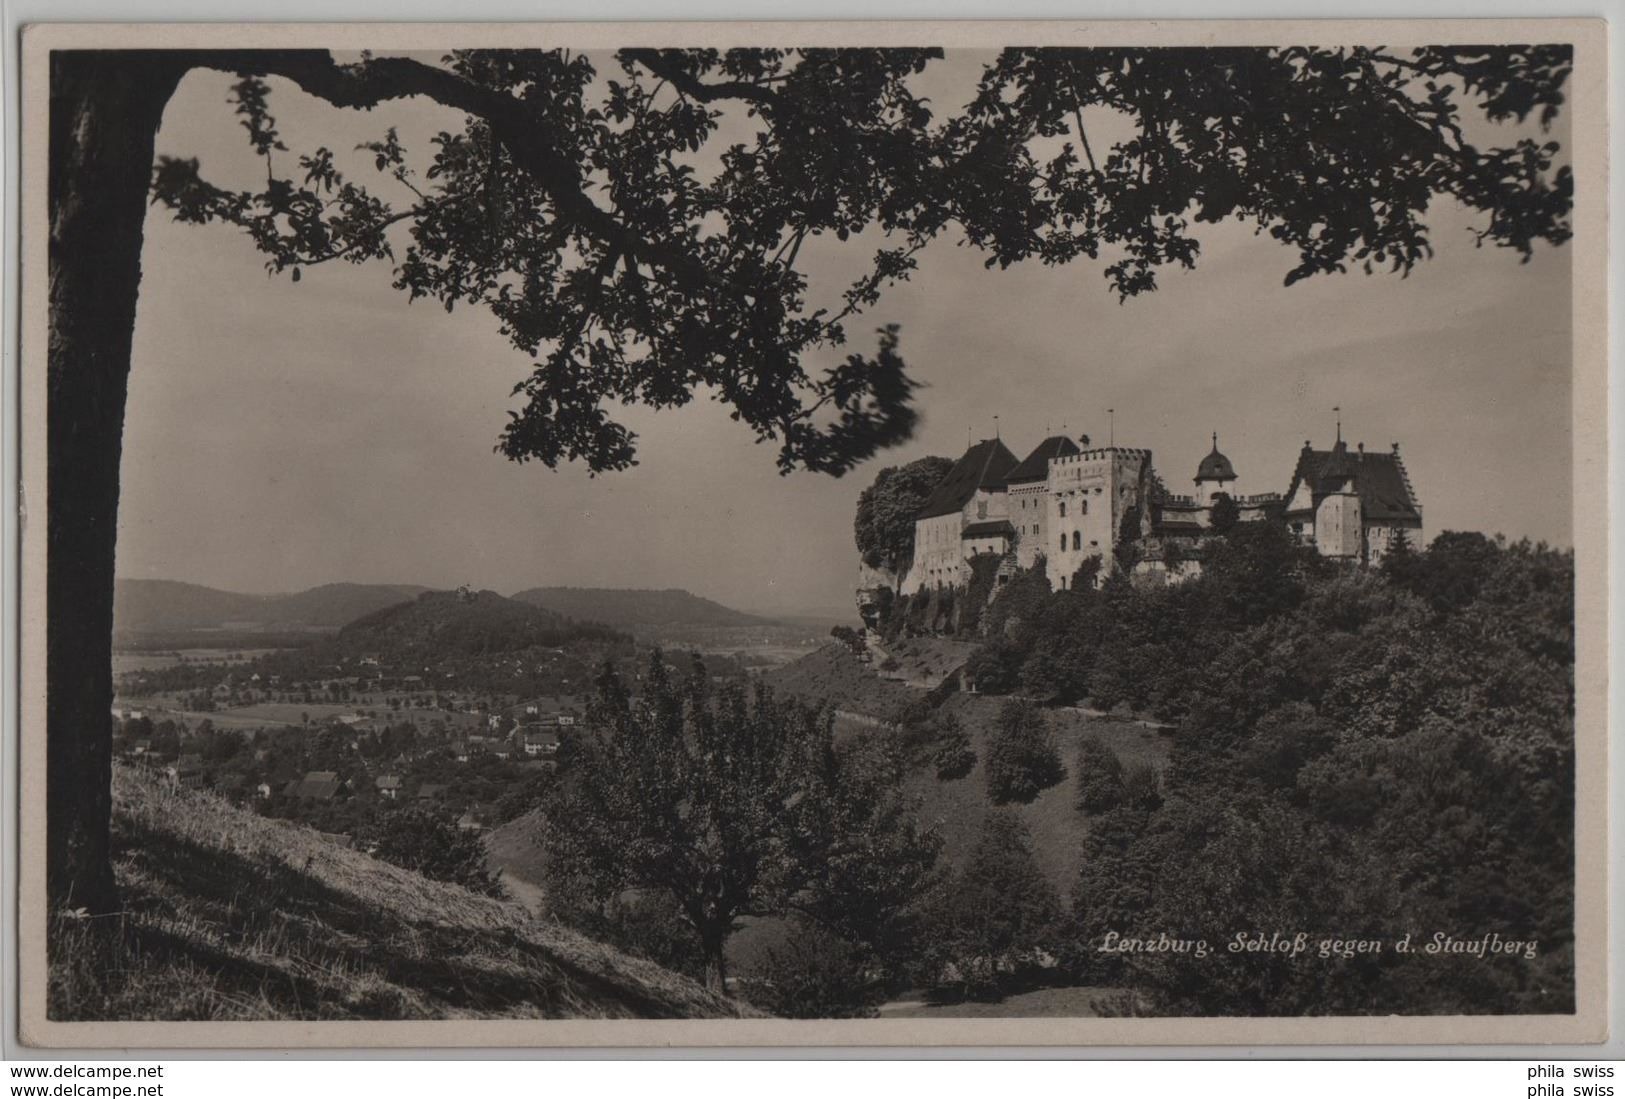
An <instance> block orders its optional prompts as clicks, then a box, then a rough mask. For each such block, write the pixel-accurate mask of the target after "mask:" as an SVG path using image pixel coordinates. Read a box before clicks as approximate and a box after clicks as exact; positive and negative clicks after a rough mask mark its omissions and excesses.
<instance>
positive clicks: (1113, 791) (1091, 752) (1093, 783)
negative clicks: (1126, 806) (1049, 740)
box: [1078, 733, 1126, 813]
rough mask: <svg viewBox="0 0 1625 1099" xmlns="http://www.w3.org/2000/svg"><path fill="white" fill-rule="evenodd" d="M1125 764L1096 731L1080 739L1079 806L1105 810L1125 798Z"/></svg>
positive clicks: (1093, 809)
mask: <svg viewBox="0 0 1625 1099" xmlns="http://www.w3.org/2000/svg"><path fill="white" fill-rule="evenodd" d="M1123 777H1124V776H1123V763H1122V761H1121V760H1119V759H1118V758H1117V753H1116V752H1114V751H1112V750H1111V749H1110V748H1108V747H1106V745H1105V743H1104V742H1103V741H1102V740H1101V739H1100V737H1098V736H1096V735H1095V734H1093V733H1090V734H1089V735H1088V736H1086V737H1084V738H1083V739H1082V740H1081V741H1079V742H1078V808H1079V809H1082V810H1083V811H1084V812H1085V813H1104V812H1106V810H1108V809H1115V808H1117V807H1118V806H1119V805H1122V804H1123V802H1124V801H1125V796H1124V795H1125V793H1126V791H1125V789H1124V785H1123Z"/></svg>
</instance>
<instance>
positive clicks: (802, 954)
mask: <svg viewBox="0 0 1625 1099" xmlns="http://www.w3.org/2000/svg"><path fill="white" fill-rule="evenodd" d="M877 972H878V967H877V966H876V965H875V964H874V962H873V959H872V958H871V957H870V956H869V953H868V951H866V950H865V949H864V948H862V947H860V946H857V945H854V944H853V943H851V942H848V941H847V940H846V939H844V938H842V937H841V936H839V935H836V934H835V933H833V932H831V931H829V930H828V929H826V928H824V927H822V926H821V925H819V924H817V923H814V922H812V921H811V920H796V921H795V922H794V924H793V925H792V929H791V930H790V931H789V933H787V934H786V935H785V936H784V937H783V940H782V942H781V943H780V944H779V945H777V946H774V947H769V948H768V949H767V950H766V951H765V952H764V957H763V958H762V960H761V961H759V962H757V963H756V965H755V966H754V967H752V968H751V970H750V971H749V973H747V974H746V975H745V979H744V980H743V981H742V982H741V984H742V985H743V986H744V988H745V995H746V998H747V999H749V1000H750V1002H751V1003H753V1004H755V1005H756V1006H757V1007H760V1008H762V1009H764V1010H766V1011H770V1012H772V1013H773V1014H774V1015H778V1016H781V1017H782V1018H786V1019H864V1018H873V1017H874V1016H875V1014H877V1012H876V1009H877V1008H878V1007H879V1006H880V1004H882V1003H883V1002H885V998H886V990H885V987H884V986H883V985H882V984H880V983H879V982H878V981H876V980H875V975H876V973H877Z"/></svg>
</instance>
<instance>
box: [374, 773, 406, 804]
mask: <svg viewBox="0 0 1625 1099" xmlns="http://www.w3.org/2000/svg"><path fill="white" fill-rule="evenodd" d="M373 786H374V787H375V788H376V789H377V791H378V796H379V797H385V798H388V799H389V800H390V801H394V800H395V799H396V798H397V797H399V796H400V793H401V776H400V775H379V776H378V777H377V778H376V779H374V780H373Z"/></svg>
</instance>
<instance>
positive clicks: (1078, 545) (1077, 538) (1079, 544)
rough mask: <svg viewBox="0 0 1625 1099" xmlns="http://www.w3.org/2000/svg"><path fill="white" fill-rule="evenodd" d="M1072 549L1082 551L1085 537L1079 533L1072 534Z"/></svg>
mask: <svg viewBox="0 0 1625 1099" xmlns="http://www.w3.org/2000/svg"><path fill="white" fill-rule="evenodd" d="M1072 548H1073V549H1082V548H1083V535H1082V534H1080V533H1078V532H1077V531H1073V532H1072Z"/></svg>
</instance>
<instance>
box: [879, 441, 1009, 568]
mask: <svg viewBox="0 0 1625 1099" xmlns="http://www.w3.org/2000/svg"><path fill="white" fill-rule="evenodd" d="M1018 464H1019V462H1018V461H1017V459H1016V456H1015V455H1014V454H1012V453H1010V449H1009V448H1008V447H1006V446H1005V445H1004V443H1003V442H1001V441H1000V440H998V439H983V440H982V441H981V442H979V443H977V444H975V445H974V446H972V447H971V448H970V449H969V450H967V451H966V452H965V454H964V456H963V457H961V458H960V459H959V461H957V462H955V463H954V466H953V468H952V469H950V470H949V471H948V473H947V475H946V476H945V477H943V479H942V480H941V481H940V482H939V483H938V484H937V487H936V488H935V489H933V490H932V492H931V495H930V496H929V497H927V498H926V501H925V504H924V505H923V506H922V507H921V508H920V510H919V513H918V514H917V515H916V516H915V517H914V557H913V560H912V561H911V562H910V563H909V567H908V571H907V573H905V575H904V578H903V584H902V588H901V591H902V594H904V595H911V594H913V593H914V592H917V591H922V590H926V589H931V588H948V587H954V586H956V585H958V584H962V583H964V582H965V580H966V578H967V573H966V568H965V560H966V558H967V557H968V556H970V555H971V554H973V553H975V552H996V553H1001V554H1002V553H1005V552H1007V551H1008V550H1009V547H1010V545H1011V544H1012V543H1013V542H1014V540H1015V531H1014V528H1012V527H1011V526H1010V510H1009V500H1008V497H1007V495H1006V493H1005V489H1004V481H1005V478H1006V477H1007V476H1009V474H1010V472H1011V471H1012V470H1014V469H1015V468H1016V466H1017V465H1018ZM967 530H971V531H973V532H974V533H972V534H971V535H970V536H969V537H968V538H967V536H966V531H967Z"/></svg>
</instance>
